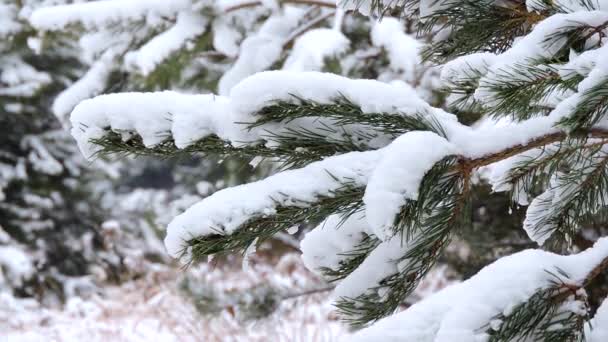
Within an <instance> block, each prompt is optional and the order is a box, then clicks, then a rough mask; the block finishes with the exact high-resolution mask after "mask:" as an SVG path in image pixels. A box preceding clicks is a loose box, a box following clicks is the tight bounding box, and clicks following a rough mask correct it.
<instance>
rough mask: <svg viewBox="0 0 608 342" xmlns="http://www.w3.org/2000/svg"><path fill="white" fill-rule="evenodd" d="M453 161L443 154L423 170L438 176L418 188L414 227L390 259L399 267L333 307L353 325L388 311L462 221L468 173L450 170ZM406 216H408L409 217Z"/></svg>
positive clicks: (405, 294) (455, 160)
mask: <svg viewBox="0 0 608 342" xmlns="http://www.w3.org/2000/svg"><path fill="white" fill-rule="evenodd" d="M456 165H458V158H457V157H453V156H452V157H447V158H445V159H444V160H442V161H440V162H439V163H437V164H436V165H435V166H434V167H433V169H432V170H431V171H429V173H427V175H426V176H425V178H428V179H433V180H435V179H437V178H440V179H439V181H438V183H435V186H434V187H432V186H431V185H430V184H431V181H429V182H428V184H429V187H430V188H429V189H427V190H425V189H422V190H421V191H420V193H421V194H422V193H423V192H425V191H428V192H427V193H426V194H425V195H422V196H421V197H420V198H419V202H420V203H419V204H417V206H419V208H420V209H419V210H420V212H416V214H417V215H414V217H415V218H414V219H413V221H415V222H414V224H416V226H417V231H416V233H415V235H414V234H412V235H413V236H412V238H411V239H410V240H409V241H408V242H407V245H408V248H407V251H406V252H405V254H404V255H403V256H402V257H401V258H399V259H398V260H394V261H393V262H394V263H395V264H398V265H400V267H399V271H398V272H397V273H394V274H392V275H389V276H387V277H385V278H384V279H383V280H381V281H380V282H379V284H378V285H376V286H374V287H372V288H370V289H368V290H367V291H366V293H364V294H361V295H359V296H357V297H356V298H346V297H342V298H340V299H339V300H338V301H337V302H336V307H337V308H338V311H339V312H340V313H342V315H343V316H344V317H345V318H344V320H345V321H347V322H349V323H350V324H351V325H353V326H362V325H365V324H368V323H370V322H374V321H376V320H378V319H380V318H382V317H385V316H387V315H390V314H392V313H393V312H394V311H395V310H396V309H397V308H398V307H399V305H400V304H401V303H402V302H403V301H404V300H405V299H406V298H407V297H408V296H409V295H410V294H411V293H412V292H413V291H414V290H415V289H416V287H417V286H418V284H419V282H420V281H421V280H422V279H423V278H424V276H426V274H427V273H428V272H429V271H430V270H431V268H432V267H433V266H434V265H435V263H436V262H437V260H438V258H439V257H440V255H441V253H442V251H443V249H444V248H445V246H447V245H448V243H449V242H450V240H451V236H452V233H453V232H454V230H455V229H456V228H457V227H460V226H462V225H463V224H465V222H466V219H467V210H466V208H467V207H468V206H469V196H468V191H469V190H468V187H469V180H468V178H464V177H470V174H468V173H466V172H465V173H463V174H461V173H454V172H450V171H449V170H450V169H452V167H454V166H456ZM431 187H432V188H431ZM437 190H442V191H444V192H440V191H437ZM411 213H413V212H411ZM407 219H408V220H412V219H411V218H410V217H408V218H407ZM394 238H399V237H394Z"/></svg>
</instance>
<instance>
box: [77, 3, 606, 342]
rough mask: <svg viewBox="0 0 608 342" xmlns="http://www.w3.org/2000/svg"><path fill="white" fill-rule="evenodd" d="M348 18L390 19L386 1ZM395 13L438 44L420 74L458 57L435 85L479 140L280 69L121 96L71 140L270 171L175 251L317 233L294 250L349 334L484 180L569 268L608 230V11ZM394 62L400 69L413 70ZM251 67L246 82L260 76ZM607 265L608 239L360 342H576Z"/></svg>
mask: <svg viewBox="0 0 608 342" xmlns="http://www.w3.org/2000/svg"><path fill="white" fill-rule="evenodd" d="M347 3H351V5H347V6H351V7H357V6H359V8H361V9H362V10H363V12H367V13H375V14H385V13H387V12H386V11H387V8H386V7H384V6H383V3H382V2H379V1H375V0H370V1H352V2H350V1H347ZM389 7H394V9H393V10H394V11H397V12H398V11H402V12H403V13H402V14H403V15H405V16H408V17H410V18H414V17H415V18H417V19H418V21H417V23H418V26H419V27H418V29H419V30H420V31H421V32H432V33H433V34H432V39H433V42H432V44H431V45H430V47H429V48H428V50H427V53H426V57H433V58H434V60H437V61H445V60H450V59H454V58H456V59H454V60H452V61H451V62H449V63H448V64H446V65H445V66H444V67H443V71H442V79H443V81H444V84H445V85H446V86H447V91H448V92H449V93H450V97H449V98H448V101H449V102H450V104H451V105H452V106H451V107H452V110H453V111H456V112H459V111H477V112H478V113H479V114H481V115H483V118H482V121H481V123H479V124H477V125H475V126H474V127H468V126H465V125H463V124H461V123H459V122H458V121H456V120H455V119H454V116H453V115H451V114H448V113H446V112H444V111H443V110H441V109H438V108H434V107H432V106H431V105H429V104H427V103H425V102H424V101H423V100H422V99H421V98H420V97H419V96H417V94H416V93H415V92H414V91H413V90H412V89H410V88H408V87H405V86H397V85H387V84H382V83H379V82H376V81H352V80H347V79H345V78H341V77H338V76H330V75H326V74H322V73H306V72H291V73H289V72H278V71H277V72H269V73H261V74H257V75H254V76H251V77H249V78H245V79H244V80H243V81H241V82H240V83H238V84H237V85H236V86H234V87H233V88H232V90H231V91H230V92H229V95H226V92H224V91H223V90H222V89H224V90H226V89H228V88H230V87H223V86H221V85H220V87H219V89H220V94H222V95H223V97H217V98H214V97H213V96H212V95H205V96H201V95H191V96H189V97H188V99H187V100H184V101H181V102H180V101H179V100H178V98H179V99H182V98H181V96H184V95H176V94H174V93H161V94H152V95H151V94H130V95H128V96H131V97H132V98H134V99H137V101H136V102H137V103H141V107H134V106H133V102H130V103H129V102H126V101H125V100H124V97H123V98H121V96H127V95H124V94H123V95H107V96H103V97H99V98H96V99H92V100H90V101H85V102H83V103H82V104H81V105H79V106H78V107H76V109H75V110H74V112H73V114H72V122H73V124H74V127H73V132H74V136H75V137H76V138H77V139H78V140H79V144H80V146H81V148H82V150H83V152H84V153H85V154H86V155H87V156H89V157H91V156H93V155H94V154H95V153H96V152H99V153H104V152H124V153H157V154H160V155H163V154H166V155H171V154H175V153H177V151H179V150H180V149H185V150H187V148H188V146H195V145H196V144H197V142H200V141H202V140H201V139H203V140H204V139H206V138H208V137H212V136H213V137H217V139H216V140H215V141H216V142H218V141H219V143H220V145H219V147H218V146H215V147H210V146H209V145H200V146H199V147H200V148H196V149H193V150H188V151H187V153H189V152H194V151H198V152H220V153H222V154H229V153H230V152H232V151H244V150H246V151H248V153H249V152H251V155H249V157H253V156H261V157H278V159H279V160H280V161H283V162H284V163H286V164H287V166H290V167H292V169H291V170H287V171H282V172H279V173H278V174H275V175H272V176H269V177H267V178H266V179H264V180H261V181H258V182H255V183H250V184H245V185H241V186H237V187H233V188H230V189H226V190H223V191H219V192H217V193H216V194H214V195H212V196H210V197H208V198H206V199H204V200H203V201H201V202H200V203H198V204H196V205H194V206H193V207H191V208H190V209H189V210H187V211H186V212H184V213H183V214H181V215H180V216H178V217H177V218H176V219H175V220H174V221H173V222H172V223H171V224H170V225H169V228H168V233H167V239H166V245H167V248H168V250H169V252H170V253H171V254H172V255H174V256H176V257H183V258H185V260H186V261H189V260H192V258H194V259H197V258H200V257H201V256H203V255H207V254H215V253H220V252H222V251H225V250H228V251H234V250H249V247H250V246H252V245H255V244H256V243H258V242H260V241H263V240H264V239H267V238H269V237H271V236H272V235H273V234H275V233H277V232H279V231H282V230H288V229H290V228H292V227H293V226H298V225H300V224H313V225H317V228H316V229H315V230H313V232H312V233H310V235H308V236H307V237H306V238H305V240H304V242H303V245H302V247H303V253H304V259H305V260H306V264H307V265H308V266H309V267H311V268H312V270H313V271H315V272H318V273H320V274H322V275H324V276H326V277H327V278H328V280H331V281H335V282H336V283H337V285H336V290H335V295H336V297H337V300H336V303H337V306H338V308H339V310H340V311H341V313H342V316H343V317H344V319H346V320H348V321H350V322H351V323H353V324H355V325H365V324H368V323H370V322H373V321H376V320H378V319H380V318H382V317H384V316H387V315H390V314H391V313H393V312H394V311H395V310H396V309H397V308H398V307H399V305H400V304H401V303H403V302H404V300H405V299H406V298H407V297H408V296H409V295H410V294H411V293H412V291H413V290H414V289H415V288H416V286H417V285H418V283H419V282H420V280H421V279H423V278H424V277H425V275H426V274H427V273H428V272H429V270H430V269H431V268H432V267H433V265H435V263H437V262H438V260H439V258H440V256H441V255H442V254H443V252H444V250H445V248H446V246H447V245H448V244H449V243H450V241H451V240H452V238H453V237H454V236H455V235H456V234H458V232H459V231H460V230H461V229H462V227H463V226H465V225H467V221H468V218H469V216H470V214H469V207H470V203H471V199H472V194H471V183H472V181H473V176H474V175H475V173H476V172H477V171H478V170H480V169H484V171H489V172H487V173H488V174H490V175H491V177H490V180H491V181H493V182H494V185H495V190H497V191H508V190H511V191H513V198H515V199H517V200H518V202H519V203H520V204H528V203H530V206H529V207H528V211H527V217H526V220H525V221H524V222H523V226H524V228H525V229H526V232H527V233H528V235H529V237H530V238H531V239H533V240H534V241H535V242H537V243H538V244H539V245H541V247H543V248H549V249H555V250H559V251H562V252H564V253H565V252H569V251H571V249H572V247H573V241H574V240H575V239H576V238H577V237H579V236H580V235H582V234H583V233H584V231H585V224H586V222H588V220H590V219H594V218H595V219H598V218H599V220H600V221H603V222H604V223H605V222H606V213H607V212H608V211H607V210H606V209H607V208H606V204H607V203H606V201H607V199H608V172H607V170H608V168H607V167H606V166H607V164H608V162H607V160H608V154H607V152H608V151H606V143H607V142H608V118H607V111H608V100H607V99H608V89H607V87H608V82H607V81H606V80H607V79H608V69H606V65H605V63H604V62H603V61H604V60H605V59H606V57H608V53H607V51H608V50H607V49H606V45H605V43H606V36H607V35H608V12H607V11H608V3H606V2H605V1H598V2H588V1H567V0H564V1H554V2H539V1H531V0H530V1H517V0H516V1H507V2H505V1H462V2H460V1H434V0H421V1H413V0H405V1H397V2H392V3H391V6H389ZM383 32H384V33H383ZM386 32H392V31H391V29H390V27H389V26H387V27H384V28H383V29H377V30H376V34H375V37H374V38H373V40H374V41H376V43H377V44H379V45H381V46H393V47H394V46H395V44H397V45H398V44H402V43H404V42H406V40H407V39H394V42H389V41H392V40H390V39H388V38H387V37H386V36H385V35H387V34H388V33H386ZM251 38H253V37H251ZM401 38H403V37H401ZM248 39H249V38H248ZM245 41H247V40H245ZM387 44H388V45H387ZM297 50H301V49H300V48H298V49H297ZM303 50H306V49H303ZM395 51H398V50H392V52H391V51H389V55H390V54H392V53H395V54H397V55H401V54H402V53H403V52H395ZM242 56H243V55H242V54H241V55H240V56H239V60H237V61H236V63H235V65H234V68H241V66H239V61H240V57H242ZM267 67H268V66H264V67H263V68H267ZM393 67H394V65H393ZM243 68H244V67H243ZM246 69H247V70H248V71H247V72H245V73H243V75H244V74H248V73H253V72H255V70H253V69H248V68H246ZM231 70H234V69H231ZM243 70H245V69H243ZM228 74H229V73H228ZM228 74H227V75H228ZM233 81H234V79H232V80H231V81H230V82H233ZM226 82H228V81H226ZM230 82H229V83H230ZM220 83H221V82H220ZM234 83H236V82H234ZM156 97H157V99H158V100H155V98H156ZM174 100H175V101H174ZM186 101H187V102H190V103H188V104H186V103H184V102H186ZM144 103H145V105H144ZM176 103H177V104H176ZM192 103H195V104H196V105H195V107H196V108H190V104H192ZM142 109H144V110H143V111H142ZM189 111H192V112H190V113H189ZM143 115H149V117H145V119H144V117H143ZM168 115H169V116H171V117H167V116H168ZM192 120H195V121H192ZM194 122H196V124H194ZM338 128H339V130H338ZM355 132H357V133H355ZM360 132H361V133H360ZM336 133H337V135H336ZM289 134H291V136H289ZM311 134H314V137H315V138H314V139H311V137H313V136H311ZM184 136H186V137H188V138H189V139H192V140H188V139H186V140H182V138H181V137H184ZM108 137H109V138H111V139H110V140H108ZM276 137H278V138H276ZM353 137H354V138H355V139H353ZM273 139H274V140H273ZM345 139H346V142H345ZM313 140H316V143H314V142H313ZM336 141H338V143H336ZM357 142H358V143H357ZM182 143H183V145H182ZM189 144H192V145H189ZM180 145H182V146H183V147H185V148H183V147H181V146H180ZM328 146H330V148H328ZM273 151H274V152H277V151H280V153H278V152H277V153H276V154H274V155H273V154H272V152H273ZM310 151H314V152H315V153H313V154H312V155H308V156H307V157H302V158H301V157H298V156H297V155H298V154H300V153H305V152H310ZM281 153H284V155H281ZM290 158H293V159H290ZM344 225H349V227H348V228H344V227H343V226H344ZM343 229H344V230H343ZM332 239H343V241H340V243H335V244H332V243H329V241H331V240H332ZM324 253H326V255H324ZM607 256H608V253H607V251H606V239H605V238H602V239H599V240H598V241H597V242H596V244H595V246H594V247H593V248H591V249H590V250H589V251H586V252H582V253H580V254H577V255H572V256H558V255H556V254H551V253H549V252H545V251H541V250H537V251H525V252H522V253H519V254H515V255H513V256H511V257H507V258H503V259H501V260H499V261H497V262H496V263H494V264H493V265H491V266H488V267H487V268H486V269H484V270H483V271H482V272H480V273H479V274H478V275H477V276H475V277H473V278H471V279H469V280H468V281H465V282H464V283H462V284H460V285H457V286H455V287H451V288H449V289H447V290H445V291H444V292H442V293H440V294H438V295H436V296H435V297H433V298H431V299H428V301H423V302H421V303H419V304H417V305H416V306H414V307H412V308H411V309H410V310H407V311H405V313H404V314H402V315H401V316H396V318H393V319H390V320H388V321H385V322H390V323H379V324H380V325H379V327H378V328H371V330H366V332H363V333H362V335H360V336H361V338H367V337H366V336H376V335H375V331H380V332H381V333H382V334H384V335H383V336H386V335H387V334H388V335H389V337H392V338H395V339H397V340H405V341H438V340H443V341H453V340H463V341H474V340H475V339H477V338H480V339H482V340H483V339H486V340H490V341H504V340H512V339H514V338H520V337H521V338H528V339H532V340H545V341H550V340H556V339H557V340H576V339H579V338H580V337H581V336H582V334H583V332H584V331H585V326H586V323H587V321H589V317H588V311H587V304H586V297H585V292H584V287H585V286H586V285H588V283H589V280H590V279H591V278H593V277H594V276H597V275H598V274H599V273H600V272H602V271H604V270H605V269H606V268H607V267H608V262H606V260H608V259H606V257H607ZM447 298H449V299H447ZM451 301H454V302H453V303H455V304H454V305H452V303H451ZM460 304H462V305H460ZM535 308H539V310H535ZM598 319H602V317H601V316H599V317H598ZM401 320H403V322H401ZM394 322H397V323H394ZM408 324H411V325H408ZM393 327H398V330H395V329H397V328H393ZM376 329H377V330H376ZM391 334H395V335H394V336H392V335H391Z"/></svg>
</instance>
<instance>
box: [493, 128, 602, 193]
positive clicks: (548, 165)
mask: <svg viewBox="0 0 608 342" xmlns="http://www.w3.org/2000/svg"><path fill="white" fill-rule="evenodd" d="M606 143H608V141H606V140H599V141H596V140H593V141H591V142H588V140H587V139H567V140H565V141H563V142H559V143H556V144H552V145H548V146H543V147H541V148H540V150H539V153H538V156H536V157H533V156H530V157H527V158H525V159H523V160H521V161H520V162H518V163H516V164H515V165H514V166H513V168H511V170H510V171H509V172H508V174H507V176H506V177H505V178H504V179H503V180H502V181H501V182H500V183H499V184H497V186H498V187H499V188H501V187H503V186H504V185H506V184H508V185H510V188H511V198H514V199H516V198H521V195H524V194H531V193H532V192H533V191H534V190H535V189H537V188H540V189H545V188H547V186H548V184H549V180H550V178H551V176H552V175H554V174H555V173H556V172H557V170H558V169H559V168H560V167H563V166H564V165H566V164H567V160H571V159H573V158H574V156H575V155H578V154H580V153H583V152H584V151H586V150H588V149H596V148H598V147H601V146H603V145H605V144H606Z"/></svg>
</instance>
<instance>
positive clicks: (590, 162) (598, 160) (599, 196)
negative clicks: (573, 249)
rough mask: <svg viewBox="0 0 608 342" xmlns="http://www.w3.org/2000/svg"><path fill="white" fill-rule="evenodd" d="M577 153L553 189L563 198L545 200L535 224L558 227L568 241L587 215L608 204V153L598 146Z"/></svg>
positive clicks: (541, 228) (536, 227)
mask: <svg viewBox="0 0 608 342" xmlns="http://www.w3.org/2000/svg"><path fill="white" fill-rule="evenodd" d="M573 157H574V158H571V159H574V160H569V166H570V168H569V170H568V171H565V172H560V173H559V174H557V176H556V182H555V183H556V184H555V185H554V186H552V187H550V189H549V191H552V192H553V193H554V194H556V196H559V201H557V202H556V201H554V200H552V199H551V200H549V199H547V200H546V202H547V203H541V205H542V206H543V207H544V208H545V209H546V210H544V211H543V212H542V216H541V217H540V218H539V219H537V220H535V221H534V224H533V225H532V226H531V228H532V229H533V230H534V231H539V232H543V231H546V230H550V231H553V230H556V231H557V232H558V233H559V234H560V237H561V238H562V240H563V241H566V242H571V241H572V240H573V238H574V235H575V234H576V232H577V231H578V229H579V226H580V224H581V223H582V221H583V219H584V218H586V217H588V216H592V215H596V214H598V213H599V214H601V213H602V212H603V211H602V210H601V209H602V208H604V207H606V206H607V205H608V202H607V199H606V195H605V194H606V193H608V153H606V152H605V151H604V150H603V149H602V146H598V147H595V148H592V149H587V150H585V151H583V152H581V153H578V154H576V155H574V156H573ZM547 233H549V232H547Z"/></svg>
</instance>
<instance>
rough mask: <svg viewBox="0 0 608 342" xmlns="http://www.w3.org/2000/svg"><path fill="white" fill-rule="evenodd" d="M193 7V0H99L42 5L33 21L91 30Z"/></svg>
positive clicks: (46, 25) (45, 25)
mask: <svg viewBox="0 0 608 342" xmlns="http://www.w3.org/2000/svg"><path fill="white" fill-rule="evenodd" d="M191 7H192V1H191V0H171V1H166V0H128V1H124V0H98V1H91V2H85V3H76V4H68V5H58V6H51V7H43V8H39V9H37V10H35V11H34V13H32V15H31V17H30V23H31V24H32V25H33V26H34V27H35V28H37V29H39V30H61V29H63V28H65V27H66V26H68V25H71V24H76V23H78V24H82V25H83V26H84V27H85V28H87V29H94V28H99V27H104V26H107V25H110V24H113V23H120V22H125V21H127V22H128V21H134V20H143V19H148V20H155V19H157V18H161V17H173V16H175V15H176V14H177V13H178V12H179V11H182V10H186V9H189V8H191Z"/></svg>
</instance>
